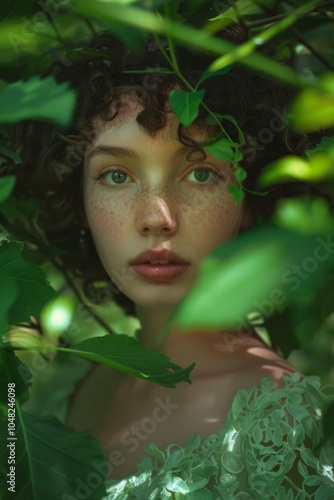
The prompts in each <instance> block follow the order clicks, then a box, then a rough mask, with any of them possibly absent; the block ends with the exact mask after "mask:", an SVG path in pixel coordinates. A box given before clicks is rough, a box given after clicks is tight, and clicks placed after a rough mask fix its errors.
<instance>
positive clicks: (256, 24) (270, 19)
mask: <svg viewBox="0 0 334 500" xmlns="http://www.w3.org/2000/svg"><path fill="white" fill-rule="evenodd" d="M286 16H287V14H277V15H276V16H272V17H267V18H266V19H262V20H260V21H255V22H253V23H250V24H248V28H249V29H253V28H258V27H259V26H265V25H266V24H270V23H274V22H275V21H280V20H281V19H283V18H284V17H286Z"/></svg>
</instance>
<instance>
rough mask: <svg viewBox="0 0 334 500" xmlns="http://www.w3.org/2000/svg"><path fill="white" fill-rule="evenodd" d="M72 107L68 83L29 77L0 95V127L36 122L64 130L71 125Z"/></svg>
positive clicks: (72, 94) (71, 95) (73, 98)
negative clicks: (32, 119)
mask: <svg viewBox="0 0 334 500" xmlns="http://www.w3.org/2000/svg"><path fill="white" fill-rule="evenodd" d="M74 105H75V94H74V91H73V90H70V89H69V84H68V83H57V82H56V80H55V79H54V78H53V77H52V76H47V77H46V78H43V79H42V78H39V77H37V76H32V77H31V78H29V80H27V81H26V82H23V81H18V82H15V83H12V84H10V85H8V86H7V87H6V88H5V90H3V91H2V92H1V93H0V109H1V123H16V122H18V121H20V120H25V119H27V118H35V119H40V120H45V121H49V122H51V123H56V124H58V125H60V126H62V127H65V126H67V125H69V124H70V122H71V119H72V114H73V111H74Z"/></svg>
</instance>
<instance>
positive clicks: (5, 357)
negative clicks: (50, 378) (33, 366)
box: [0, 347, 31, 405]
mask: <svg viewBox="0 0 334 500" xmlns="http://www.w3.org/2000/svg"><path fill="white" fill-rule="evenodd" d="M30 379H31V373H30V370H29V368H28V367H27V366H26V365H24V364H23V363H22V362H21V361H20V360H19V358H18V357H17V356H15V354H14V352H13V351H12V350H10V349H9V348H8V347H7V351H0V380H1V381H2V383H1V384H0V404H2V405H5V404H6V403H7V398H8V394H7V383H8V382H10V383H14V384H15V398H16V399H17V400H19V401H20V402H21V403H23V402H25V401H27V400H28V399H29V392H28V386H29V385H30ZM5 381H6V383H5Z"/></svg>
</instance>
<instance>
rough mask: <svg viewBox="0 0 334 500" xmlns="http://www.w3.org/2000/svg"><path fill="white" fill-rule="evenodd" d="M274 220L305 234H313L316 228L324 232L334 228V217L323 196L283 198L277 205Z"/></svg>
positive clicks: (331, 230)
mask: <svg viewBox="0 0 334 500" xmlns="http://www.w3.org/2000/svg"><path fill="white" fill-rule="evenodd" d="M274 221H275V222H276V223H277V224H278V225H280V226H282V227H285V228H287V229H291V230H293V231H300V232H302V233H305V234H313V233H314V229H315V228H316V229H317V230H318V231H319V232H323V233H330V232H333V230H334V218H333V217H332V215H331V213H330V210H329V206H328V203H327V202H326V201H325V200H324V199H323V198H310V197H298V198H283V199H281V200H279V201H278V203H277V205H276V211H275V214H274Z"/></svg>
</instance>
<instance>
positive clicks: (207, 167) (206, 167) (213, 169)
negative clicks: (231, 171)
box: [188, 163, 226, 180]
mask: <svg viewBox="0 0 334 500" xmlns="http://www.w3.org/2000/svg"><path fill="white" fill-rule="evenodd" d="M194 170H210V171H211V172H213V173H214V174H216V176H217V177H219V178H220V179H222V180H226V175H225V174H224V172H222V171H221V170H219V169H218V168H216V167H214V166H213V165H207V164H205V163H203V164H200V165H197V166H196V167H193V168H192V169H191V170H190V171H189V172H188V174H190V173H191V172H194Z"/></svg>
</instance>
